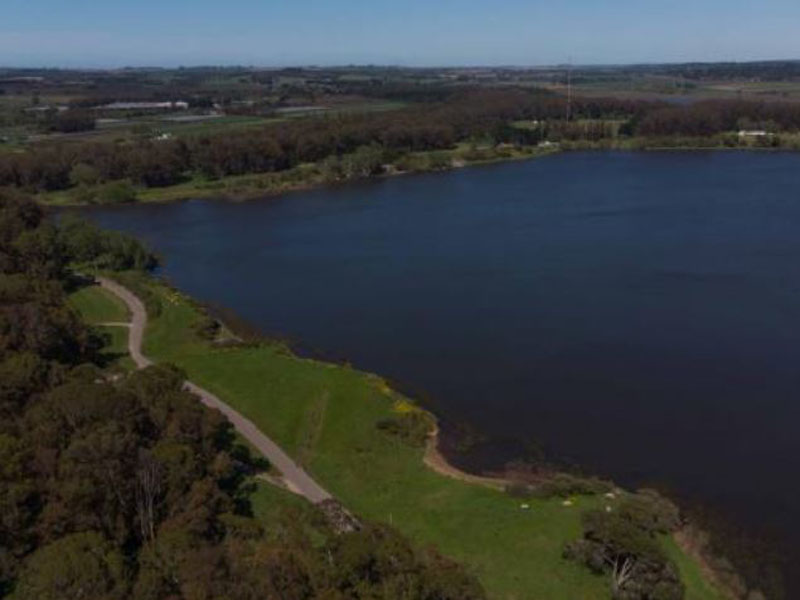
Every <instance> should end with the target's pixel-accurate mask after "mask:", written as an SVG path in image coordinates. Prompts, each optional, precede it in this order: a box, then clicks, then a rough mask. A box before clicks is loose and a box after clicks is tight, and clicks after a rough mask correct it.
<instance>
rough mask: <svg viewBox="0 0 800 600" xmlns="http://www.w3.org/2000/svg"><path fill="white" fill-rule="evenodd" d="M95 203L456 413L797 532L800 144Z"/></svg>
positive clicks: (564, 159) (205, 291)
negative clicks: (286, 191) (252, 197)
mask: <svg viewBox="0 0 800 600" xmlns="http://www.w3.org/2000/svg"><path fill="white" fill-rule="evenodd" d="M88 214H90V215H91V216H92V218H94V219H96V220H97V221H99V222H100V223H102V224H103V225H106V226H109V227H112V228H118V229H123V230H126V231H130V232H133V233H135V234H137V235H140V236H141V237H143V238H144V239H146V240H147V241H148V242H150V243H151V244H152V246H153V247H154V248H156V249H157V250H158V251H159V252H160V253H161V254H162V255H163V256H164V257H165V259H166V262H165V267H164V271H165V273H166V275H167V276H168V277H169V278H170V279H171V280H172V281H173V282H174V283H176V284H177V285H178V286H179V287H180V288H182V289H183V290H185V291H186V292H188V293H189V294H191V295H193V296H195V297H197V298H199V299H202V300H205V301H213V302H216V303H221V304H224V305H226V306H228V307H231V308H232V309H234V310H235V311H237V312H238V313H239V314H241V315H242V316H243V317H245V318H246V319H248V320H250V321H251V322H253V323H255V324H257V325H258V326H260V327H261V328H262V329H263V330H264V331H266V332H268V333H272V334H281V335H284V336H288V337H290V338H294V339H299V340H302V341H304V342H305V343H307V344H309V345H310V346H312V347H315V348H318V349H321V350H324V351H327V352H331V353H333V354H335V355H337V356H340V357H345V358H347V359H348V360H350V361H351V362H353V363H354V364H355V365H357V366H359V367H362V368H364V369H367V370H371V371H375V372H377V373H380V374H383V375H385V376H388V377H389V378H391V379H395V380H398V381H400V382H403V383H405V384H408V385H409V386H411V387H412V388H413V389H415V390H420V392H424V393H425V394H426V395H428V396H429V397H430V398H431V399H432V401H433V402H434V403H435V406H436V407H437V410H438V411H439V412H440V413H441V414H442V415H443V416H444V417H445V418H447V419H449V420H451V421H457V420H465V421H467V422H469V423H471V424H472V425H474V426H476V427H477V428H478V429H479V430H481V431H482V432H484V433H486V434H488V435H489V436H492V437H493V438H494V439H507V438H514V439H517V440H522V441H523V442H524V441H533V440H535V441H537V442H539V443H541V444H543V445H545V446H546V447H547V448H548V449H550V450H551V451H552V452H554V453H555V454H556V455H558V456H561V457H569V458H570V459H572V460H574V461H576V462H577V463H579V464H581V465H583V466H585V467H586V468H587V469H589V470H592V471H597V472H600V473H603V474H606V475H609V476H612V477H613V478H615V479H616V480H617V481H619V482H622V483H624V484H627V485H638V484H641V483H647V482H658V483H660V484H663V485H666V486H668V487H670V488H672V489H673V490H674V491H675V492H676V493H678V494H679V495H680V496H681V497H683V498H687V499H690V500H692V501H700V502H703V503H706V504H710V505H712V506H714V507H718V508H719V511H720V514H725V515H728V516H730V517H732V518H734V519H736V522H737V523H738V524H741V525H742V527H743V530H744V529H748V528H749V529H750V530H755V529H758V528H767V529H770V528H774V529H778V530H780V531H781V532H782V534H783V538H784V541H786V540H791V539H792V538H794V539H797V536H800V505H798V502H797V498H798V492H800V478H799V477H798V474H799V473H800V436H798V434H797V431H798V421H800V403H798V389H800V386H799V384H800V371H798V355H799V354H800V352H799V351H800V326H799V325H800V155H796V154H783V153H764V154H758V153H699V152H698V153H642V154H636V153H594V154H592V153H586V154H563V155H558V156H552V157H548V158H544V159H540V160H536V161H531V162H525V163H516V164H505V165H499V166H492V167H486V168H476V169H468V170H462V171H457V172H452V173H447V174H432V175H423V176H408V177H400V178H392V179H387V180H381V181H377V182H371V183H366V184H358V185H352V186H346V187H341V188H338V189H329V190H319V191H313V192H305V193H297V194H290V195H287V196H284V197H282V198H279V199H266V200H263V201H254V202H247V203H228V202H223V201H190V202H185V203H180V204H172V205H158V206H156V205H150V206H134V207H124V208H109V209H95V210H92V211H90V212H89V213H88ZM495 458H496V459H497V460H500V459H501V457H500V456H497V457H495ZM502 458H503V459H505V458H509V457H508V456H504V457H502ZM786 543H788V544H793V542H791V541H788V542H786Z"/></svg>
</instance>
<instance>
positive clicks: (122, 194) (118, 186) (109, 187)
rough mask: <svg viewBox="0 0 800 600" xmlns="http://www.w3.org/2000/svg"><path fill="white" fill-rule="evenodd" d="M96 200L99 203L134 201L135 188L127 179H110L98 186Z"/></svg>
mask: <svg viewBox="0 0 800 600" xmlns="http://www.w3.org/2000/svg"><path fill="white" fill-rule="evenodd" d="M97 200H98V202H100V203H101V204H127V203H130V202H136V188H134V187H133V184H132V183H131V182H130V181H128V180H123V181H112V182H111V183H107V184H105V185H104V186H102V187H101V188H100V190H99V191H98V194H97Z"/></svg>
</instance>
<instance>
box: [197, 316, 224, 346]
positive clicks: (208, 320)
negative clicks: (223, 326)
mask: <svg viewBox="0 0 800 600" xmlns="http://www.w3.org/2000/svg"><path fill="white" fill-rule="evenodd" d="M192 329H194V332H195V333H196V334H197V335H198V336H199V337H200V338H202V339H204V340H213V339H215V338H216V337H217V335H218V334H219V330H220V324H219V321H217V320H216V319H214V318H212V317H209V316H204V317H203V318H202V319H200V320H199V321H197V322H196V323H195V324H194V325H193V326H192Z"/></svg>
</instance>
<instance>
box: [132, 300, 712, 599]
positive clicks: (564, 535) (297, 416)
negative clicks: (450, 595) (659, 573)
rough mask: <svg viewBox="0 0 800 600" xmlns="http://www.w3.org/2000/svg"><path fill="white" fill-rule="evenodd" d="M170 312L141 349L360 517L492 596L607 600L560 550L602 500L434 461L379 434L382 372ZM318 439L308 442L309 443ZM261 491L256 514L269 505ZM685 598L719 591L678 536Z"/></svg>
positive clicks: (603, 583)
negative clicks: (302, 355)
mask: <svg viewBox="0 0 800 600" xmlns="http://www.w3.org/2000/svg"><path fill="white" fill-rule="evenodd" d="M159 293H161V294H162V297H163V298H164V300H163V305H164V310H163V311H162V315H161V316H160V317H159V318H157V319H155V320H153V321H152V322H151V323H150V325H149V328H148V331H147V336H146V348H145V352H146V353H147V354H148V355H149V356H151V357H152V358H155V359H158V360H161V361H170V362H173V363H176V364H178V365H179V366H181V367H183V368H184V369H185V370H186V371H187V373H188V374H189V376H190V377H191V379H192V380H193V381H196V382H197V383H198V384H200V385H202V386H204V387H207V388H208V389H210V390H211V391H213V392H214V393H216V394H218V395H219V396H220V397H221V398H223V399H224V400H225V401H227V402H229V403H230V404H231V405H232V406H234V407H236V408H237V409H238V410H239V411H241V412H242V413H243V414H245V415H247V416H248V417H249V418H250V419H252V420H253V421H254V422H255V423H256V424H257V425H258V426H259V427H260V428H261V429H262V430H263V431H264V432H266V433H267V434H268V435H270V436H272V437H273V438H274V439H275V440H276V441H278V442H279V443H280V444H281V445H282V446H283V447H284V448H285V449H286V450H287V451H288V452H289V453H290V454H293V455H295V456H297V455H298V452H302V455H303V456H304V458H305V462H306V463H307V464H308V467H309V469H310V471H311V472H312V473H313V474H314V476H315V477H316V478H318V479H319V480H320V482H321V483H322V484H323V485H324V486H326V487H327V488H328V489H329V490H330V491H331V492H332V493H333V494H334V495H336V496H337V497H338V498H339V499H340V500H341V501H342V502H343V503H344V504H345V505H346V506H347V507H349V508H350V509H351V510H353V511H354V512H355V513H357V514H359V515H361V516H362V517H366V518H368V519H374V520H380V521H388V522H390V523H392V524H393V525H394V526H395V527H397V528H398V529H400V530H401V531H403V532H404V533H405V534H406V535H408V536H410V537H411V538H412V539H413V540H415V541H416V542H417V543H418V544H420V545H433V546H436V547H438V548H439V549H440V551H442V552H443V553H445V554H446V555H448V556H451V557H453V558H455V559H457V560H460V561H462V562H463V563H464V564H465V565H467V566H468V568H470V569H471V570H472V571H473V572H474V573H476V574H477V575H478V577H479V578H480V579H481V581H482V582H483V584H484V586H485V587H486V589H487V591H488V592H489V594H490V596H491V597H492V598H495V599H555V600H557V599H565V600H567V599H569V600H573V599H585V600H591V599H601V598H608V597H609V588H608V581H607V580H606V579H605V578H601V577H597V576H593V575H591V574H590V573H589V572H588V571H586V570H585V569H583V568H580V567H578V566H577V565H575V564H573V563H570V562H567V561H565V560H563V559H562V558H561V552H562V549H563V547H564V544H565V543H566V542H567V541H569V540H572V539H575V538H577V537H578V536H579V535H580V520H579V516H580V512H581V511H582V510H583V509H585V508H588V507H592V506H596V505H597V504H598V503H599V502H600V499H599V498H592V497H583V498H578V499H577V500H576V504H575V505H574V506H571V507H565V506H563V505H562V503H561V502H560V501H559V500H547V501H545V500H533V501H528V504H529V505H530V510H522V509H521V508H520V501H519V500H515V499H512V498H510V497H509V496H507V495H505V494H503V493H501V492H498V491H495V490H492V489H488V488H484V487H480V486H475V485H469V484H465V483H462V482H459V481H454V480H451V479H448V478H445V477H442V476H440V475H437V474H436V473H434V472H432V471H430V470H429V469H427V468H426V467H425V466H424V465H423V463H422V451H421V450H420V449H416V448H412V447H409V446H406V445H404V444H402V443H400V442H398V441H396V440H395V439H392V438H389V437H386V436H385V435H384V434H382V433H380V432H379V431H378V430H377V429H376V427H375V423H376V421H377V420H378V419H381V418H384V417H386V416H389V415H391V414H392V413H393V406H394V404H395V402H397V401H398V400H399V399H400V396H398V395H397V394H395V393H394V392H392V391H391V390H389V389H388V387H387V386H386V385H385V383H384V382H383V381H382V380H381V379H380V378H378V377H375V376H372V375H368V374H365V373H361V372H358V371H355V370H352V369H350V368H347V367H341V366H336V365H330V364H325V363H320V362H316V361H311V360H305V359H298V358H296V357H293V356H291V355H289V354H288V353H287V352H285V351H284V350H283V349H282V348H281V347H279V346H277V345H275V346H262V347H256V348H252V347H250V348H233V349H212V348H211V347H209V346H208V345H207V344H206V343H202V342H200V341H199V340H197V339H196V338H195V337H194V335H193V334H192V333H191V324H192V322H193V321H194V320H195V319H197V318H198V314H197V313H196V311H195V310H194V309H193V308H192V305H191V304H190V303H189V302H188V301H187V300H185V299H183V298H182V297H181V296H179V295H177V294H175V293H173V292H167V291H165V290H164V289H163V288H159ZM309 445H310V447H309ZM265 494H268V492H264V491H263V490H262V489H261V488H259V492H258V493H257V494H256V498H255V504H256V513H257V514H259V512H262V511H265V510H269V502H270V500H269V497H268V496H265ZM666 546H667V547H668V551H669V552H670V553H671V555H672V556H674V557H675V559H676V562H678V564H679V566H680V568H681V571H682V573H683V574H684V577H685V581H686V584H687V586H688V587H689V595H688V598H690V599H692V600H705V599H712V598H717V597H718V596H717V595H716V594H715V592H714V591H713V590H712V589H711V588H710V587H709V586H708V585H707V584H706V583H705V582H704V581H703V579H702V577H701V576H700V574H699V570H698V569H697V567H696V565H694V563H693V562H692V561H690V560H689V559H688V558H687V557H685V556H684V555H683V554H681V552H680V551H679V550H678V549H677V547H675V546H674V545H673V544H671V543H666Z"/></svg>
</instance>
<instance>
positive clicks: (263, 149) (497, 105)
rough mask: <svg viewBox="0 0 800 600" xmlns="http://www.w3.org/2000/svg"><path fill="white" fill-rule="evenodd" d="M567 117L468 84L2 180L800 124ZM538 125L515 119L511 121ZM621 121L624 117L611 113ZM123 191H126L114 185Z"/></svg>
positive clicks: (782, 113) (539, 101)
mask: <svg viewBox="0 0 800 600" xmlns="http://www.w3.org/2000/svg"><path fill="white" fill-rule="evenodd" d="M570 115H571V119H570V120H569V121H567V118H566V117H567V106H566V100H565V99H564V98H563V97H560V96H554V95H550V94H542V93H538V92H531V91H525V90H520V89H509V90H497V89H486V90H471V91H466V92H463V93H461V94H456V95H454V96H451V97H450V98H449V99H448V100H447V101H445V102H433V103H424V104H416V105H413V106H410V107H408V108H404V109H401V110H396V111H391V112H383V113H371V114H369V113H368V114H358V115H330V116H323V117H317V118H307V119H299V120H295V121H288V122H284V123H278V124H273V125H269V126H264V127H263V128H252V129H246V130H240V131H233V132H225V133H218V134H206V135H195V136H186V137H183V138H179V139H169V140H155V139H137V140H132V141H125V142H112V141H104V142H100V141H92V142H77V143H75V142H73V143H63V144H55V143H49V144H43V145H38V146H32V147H31V148H30V149H29V150H28V151H26V152H22V153H13V154H12V153H6V154H4V155H2V156H0V186H14V187H21V188H24V189H27V190H30V191H49V190H63V189H68V188H70V187H74V186H80V185H96V184H98V183H103V182H109V181H118V180H129V181H130V182H132V183H133V184H134V185H138V186H146V187H160V186H169V185H173V184H175V183H178V182H180V181H182V180H183V179H184V178H185V177H187V175H189V174H200V175H203V176H205V177H208V178H218V177H223V176H226V175H240V174H246V173H268V172H278V171H285V170H287V169H291V168H293V167H296V166H298V165H301V164H304V163H318V162H321V161H323V160H325V159H326V158H329V157H341V156H343V155H346V154H349V153H352V152H355V151H356V150H358V149H359V148H362V147H365V146H370V147H373V148H379V149H381V150H382V151H384V152H385V153H386V156H387V157H392V156H397V155H399V154H403V153H409V152H418V151H431V150H442V149H447V148H452V147H453V146H454V144H456V143H459V142H466V141H470V140H490V141H491V142H493V143H518V144H535V143H538V142H539V141H541V140H542V139H547V137H548V136H554V137H555V138H556V139H586V140H590V141H597V140H600V139H604V138H611V137H615V136H616V135H617V134H619V135H628V136H644V137H664V136H712V135H715V134H718V133H722V132H728V131H735V130H737V129H740V128H742V127H748V126H753V127H769V128H772V129H775V130H777V131H797V130H800V105H796V104H788V103H763V102H738V101H708V102H698V103H696V104H691V105H687V106H674V105H668V104H665V103H663V102H645V101H631V100H621V99H609V98H578V99H575V100H574V101H573V102H572V105H571V110H570ZM519 120H529V121H537V122H541V123H542V127H541V128H539V129H536V128H534V129H527V130H525V129H522V130H521V129H519V128H516V127H512V124H513V123H514V122H515V121H519ZM592 120H595V121H610V120H615V121H624V124H623V125H622V126H621V127H619V128H616V127H613V126H611V125H610V123H609V122H605V123H604V122H597V123H589V122H588V121H592ZM112 191H113V192H114V193H116V194H117V195H118V196H122V197H124V196H125V191H124V190H122V191H120V190H112Z"/></svg>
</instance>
